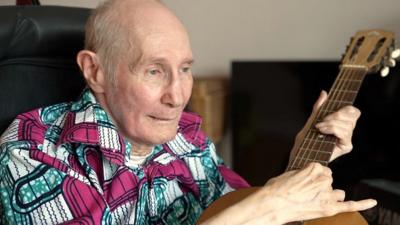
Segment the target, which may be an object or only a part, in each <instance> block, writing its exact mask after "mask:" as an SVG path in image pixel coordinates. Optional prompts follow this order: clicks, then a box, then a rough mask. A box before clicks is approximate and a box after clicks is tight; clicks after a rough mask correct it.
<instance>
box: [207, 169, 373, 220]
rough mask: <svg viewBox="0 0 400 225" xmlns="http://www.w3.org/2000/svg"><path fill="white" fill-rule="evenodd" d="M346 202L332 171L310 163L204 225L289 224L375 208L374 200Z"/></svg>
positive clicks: (267, 184)
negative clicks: (333, 184) (333, 183)
mask: <svg viewBox="0 0 400 225" xmlns="http://www.w3.org/2000/svg"><path fill="white" fill-rule="evenodd" d="M344 199H345V193H344V191H342V190H339V189H333V188H332V172H331V170H330V169H329V168H328V167H325V166H322V165H321V164H318V163H311V164H309V165H308V166H307V167H305V168H303V169H301V170H293V171H289V172H286V173H283V174H282V175H280V176H278V177H275V178H273V179H271V180H269V181H268V182H267V183H266V185H264V186H263V187H261V188H260V189H259V190H258V191H257V192H255V193H253V194H251V195H250V196H248V197H247V198H245V199H243V200H242V201H240V202H239V203H237V204H235V205H233V206H231V207H229V208H227V209H226V210H224V211H222V212H221V213H220V214H219V215H217V216H215V217H213V218H212V219H211V220H209V221H207V222H206V223H205V224H246V225H247V224H249V225H250V224H251V225H254V224H256V225H257V224H260V225H261V224H270V225H275V224H286V223H288V222H293V221H301V220H309V219H315V218H320V217H327V216H332V215H335V214H338V213H342V212H353V211H360V210H365V209H368V208H371V207H374V206H375V205H376V201H375V200H373V199H366V200H361V201H344ZM222 221H224V222H222Z"/></svg>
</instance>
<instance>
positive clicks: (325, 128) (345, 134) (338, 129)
mask: <svg viewBox="0 0 400 225" xmlns="http://www.w3.org/2000/svg"><path fill="white" fill-rule="evenodd" d="M317 129H318V130H319V131H320V132H321V133H323V134H332V135H334V136H336V137H337V138H339V139H344V140H345V141H350V140H351V137H352V135H353V129H352V128H350V127H348V126H341V125H339V124H322V125H319V126H318V127H317Z"/></svg>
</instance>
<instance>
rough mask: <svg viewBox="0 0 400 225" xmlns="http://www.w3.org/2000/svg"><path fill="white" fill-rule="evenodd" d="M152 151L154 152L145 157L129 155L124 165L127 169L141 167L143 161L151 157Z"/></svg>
mask: <svg viewBox="0 0 400 225" xmlns="http://www.w3.org/2000/svg"><path fill="white" fill-rule="evenodd" d="M153 151H154V148H153V149H152V150H151V151H150V152H149V153H148V154H146V155H134V154H131V155H130V159H129V161H128V162H126V165H127V166H129V167H138V166H140V165H142V164H143V163H144V161H146V158H147V157H149V156H150V155H151V153H153Z"/></svg>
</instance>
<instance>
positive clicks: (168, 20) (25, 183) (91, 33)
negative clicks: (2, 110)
mask: <svg viewBox="0 0 400 225" xmlns="http://www.w3.org/2000/svg"><path fill="white" fill-rule="evenodd" d="M77 62H78V64H79V66H80V68H81V70H82V73H83V76H84V77H85V79H86V82H87V86H88V88H87V89H85V90H84V91H83V93H82V95H81V97H80V98H79V99H78V100H77V101H76V102H72V103H61V104H57V105H53V106H49V107H45V108H41V109H37V110H33V111H31V112H27V113H24V114H21V115H19V116H18V117H17V118H16V119H15V121H14V122H13V123H12V124H11V125H10V127H9V128H8V129H7V131H6V132H5V133H4V134H3V135H2V137H1V142H0V144H1V145H0V146H1V151H0V166H1V167H0V172H1V173H0V178H1V179H0V193H1V195H0V199H1V207H2V211H3V214H2V215H1V219H2V223H3V224H60V223H62V224H194V223H196V221H197V219H198V217H199V216H200V215H201V213H202V211H203V210H204V209H205V208H206V207H207V206H208V205H210V204H211V203H212V202H213V201H215V200H216V199H218V198H219V197H220V196H222V195H224V194H225V193H228V192H230V191H232V190H234V189H239V188H243V187H247V186H248V184H247V183H246V182H245V181H244V180H243V179H242V178H241V177H239V176H238V175H237V174H235V173H234V172H233V171H231V170H229V169H228V168H226V167H225V166H224V165H223V163H222V161H221V159H220V158H218V156H217V155H216V153H215V149H214V145H213V144H212V142H211V141H210V140H209V139H208V138H207V137H206V136H205V135H204V134H203V133H202V132H201V131H200V130H199V125H200V118H199V117H197V116H196V115H193V114H190V113H186V112H183V109H184V108H185V106H186V104H187V102H188V100H189V98H190V95H191V88H192V82H193V81H192V71H191V67H192V64H193V55H192V51H191V47H190V43H189V39H188V35H187V33H186V31H185V28H184V27H183V25H182V24H181V22H180V21H179V20H178V19H177V18H176V17H175V16H174V15H173V14H172V13H171V12H170V11H169V10H168V9H166V7H165V6H164V5H163V4H161V3H160V2H158V1H155V0H118V1H116V0H114V1H106V2H105V3H103V4H102V5H101V6H100V7H98V8H97V9H95V10H94V12H93V14H92V15H91V17H90V19H89V21H88V24H87V27H86V48H85V50H82V51H81V52H79V54H78V56H77ZM325 99H326V93H325V92H322V94H321V97H320V98H319V100H318V101H317V103H316V106H315V108H314V112H315V110H316V109H317V108H318V107H319V106H320V105H321V104H322V103H323V101H324V100H325ZM359 115H360V113H359V111H358V110H357V109H355V108H354V107H350V106H349V107H345V108H343V109H341V110H339V111H338V112H336V113H333V114H331V115H329V116H327V117H326V118H325V120H324V121H322V122H321V123H319V124H318V125H317V128H318V129H319V130H320V131H321V132H322V133H325V134H333V135H335V136H337V137H338V140H339V141H338V143H337V146H336V149H335V152H334V155H333V157H332V159H333V158H336V157H337V156H339V155H342V154H344V153H347V152H349V151H350V150H351V148H352V147H351V136H352V131H353V129H354V125H355V123H356V121H357V119H358V117H359ZM300 134H301V133H300ZM331 182H332V177H331V172H330V170H329V169H328V168H326V167H323V166H321V165H319V164H310V165H309V166H308V167H306V168H304V169H302V170H299V171H291V172H287V173H284V174H283V175H281V176H279V177H277V178H274V179H273V180H271V181H269V182H268V183H267V184H266V185H265V186H264V187H263V188H262V189H261V190H260V191H259V192H257V193H255V194H253V195H251V196H249V197H248V198H246V199H245V200H243V201H241V202H240V203H238V204H236V205H233V206H232V207H230V208H228V209H226V210H224V211H223V212H222V213H220V214H218V215H216V216H214V217H213V218H211V219H209V220H208V221H206V222H205V223H207V224H244V223H248V224H283V223H286V222H289V221H297V220H303V219H311V218H317V217H321V216H326V215H333V214H336V213H339V212H345V211H356V210H363V209H367V208H370V207H372V206H374V205H375V204H376V202H375V201H374V200H363V201H359V202H346V201H344V193H343V191H341V190H333V189H332V187H331ZM0 211H1V210H0Z"/></svg>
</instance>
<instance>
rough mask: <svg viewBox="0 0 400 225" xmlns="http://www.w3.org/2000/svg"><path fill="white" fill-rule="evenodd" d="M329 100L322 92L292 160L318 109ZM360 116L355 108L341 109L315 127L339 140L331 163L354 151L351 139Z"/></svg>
mask: <svg viewBox="0 0 400 225" xmlns="http://www.w3.org/2000/svg"><path fill="white" fill-rule="evenodd" d="M327 98H328V95H327V93H326V92H325V91H322V92H321V95H320V96H319V98H318V100H317V101H316V102H315V104H314V107H313V111H312V113H311V116H310V117H309V118H308V120H307V123H306V125H305V126H304V127H303V129H302V130H301V131H300V132H299V133H298V134H297V136H296V141H295V144H294V147H293V149H292V152H291V158H292V157H294V156H295V154H296V150H297V149H298V148H299V146H300V144H301V143H300V141H301V140H302V139H303V137H304V135H306V132H307V131H308V130H309V128H310V126H311V123H312V121H313V119H314V118H315V116H316V114H317V112H318V109H319V108H320V107H321V106H322V104H323V103H324V102H325V101H326V99H327ZM360 115H361V112H360V110H358V109H357V108H355V107H354V106H345V107H343V108H341V109H339V110H338V111H337V112H334V113H332V114H329V115H327V116H326V117H325V118H324V119H323V120H322V121H321V122H319V123H317V124H316V125H315V127H316V128H317V129H318V130H319V131H320V132H321V133H323V134H331V135H334V136H336V137H337V139H338V140H337V143H336V146H335V148H334V150H333V153H332V156H331V158H330V161H332V160H334V159H336V158H337V157H339V156H341V155H344V154H346V153H349V152H350V151H351V150H352V149H353V145H352V142H351V138H352V136H353V130H354V128H355V126H356V123H357V120H358V118H359V117H360Z"/></svg>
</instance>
